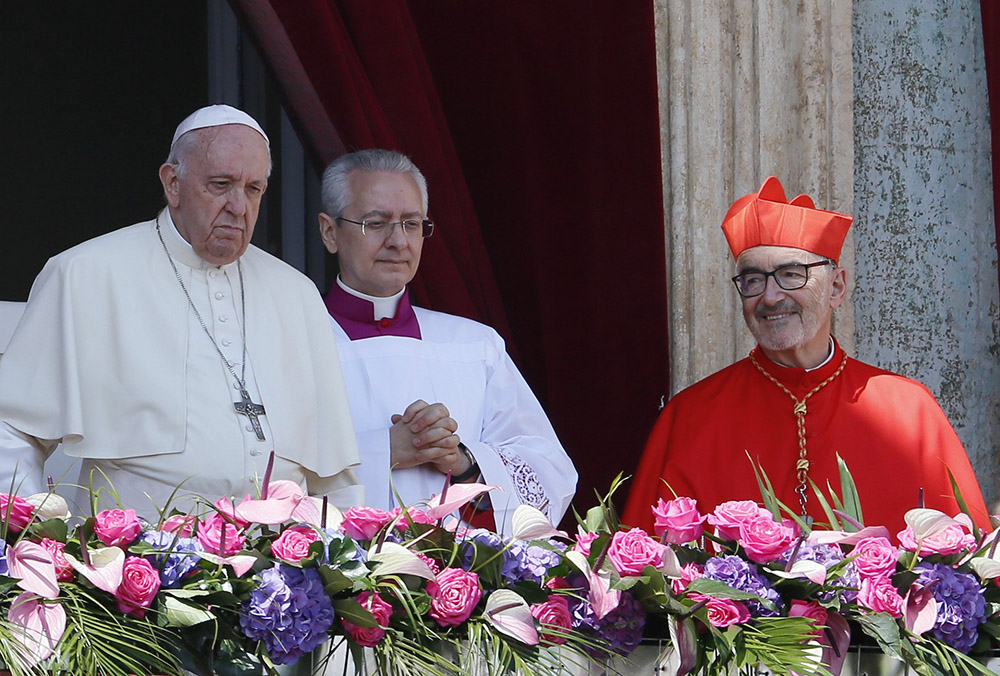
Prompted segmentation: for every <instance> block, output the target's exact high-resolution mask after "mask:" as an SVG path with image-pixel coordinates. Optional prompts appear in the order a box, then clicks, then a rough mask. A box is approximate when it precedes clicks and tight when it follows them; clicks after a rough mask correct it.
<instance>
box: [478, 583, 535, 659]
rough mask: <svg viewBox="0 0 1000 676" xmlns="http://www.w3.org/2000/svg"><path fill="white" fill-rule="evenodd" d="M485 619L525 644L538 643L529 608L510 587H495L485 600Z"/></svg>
mask: <svg viewBox="0 0 1000 676" xmlns="http://www.w3.org/2000/svg"><path fill="white" fill-rule="evenodd" d="M484 615H485V616H486V621H487V622H489V623H490V624H491V625H493V627H494V628H495V629H496V630H497V631H499V632H501V633H503V634H507V635H508V636H512V637H514V638H516V639H517V640H518V641H520V642H521V643H524V644H525V645H538V640H539V639H538V630H537V629H536V628H535V618H534V617H533V616H532V614H531V608H530V607H529V606H528V604H527V602H526V601H525V600H524V599H523V598H521V595H520V594H518V593H517V592H515V591H512V590H510V589H497V590H496V591H494V592H493V593H492V594H490V597H489V599H487V601H486V611H485V613H484Z"/></svg>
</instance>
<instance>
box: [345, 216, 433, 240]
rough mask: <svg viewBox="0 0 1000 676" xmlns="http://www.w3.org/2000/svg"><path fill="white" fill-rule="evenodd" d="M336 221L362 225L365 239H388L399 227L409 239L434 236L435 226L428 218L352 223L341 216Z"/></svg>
mask: <svg viewBox="0 0 1000 676" xmlns="http://www.w3.org/2000/svg"><path fill="white" fill-rule="evenodd" d="M336 220H338V221H344V222H346V223H353V224H354V225H360V226H361V234H362V235H364V236H365V237H367V236H368V235H371V236H372V237H386V238H387V237H389V235H391V234H392V230H393V228H395V227H396V226H397V225H398V226H399V228H400V230H402V231H403V234H404V235H406V236H407V237H414V236H416V234H417V233H420V236H421V237H425V238H426V237H430V236H431V235H433V234H434V224H433V223H432V222H431V221H428V220H427V219H426V218H425V219H423V220H420V219H416V218H408V219H406V220H403V221H386V220H382V219H378V218H366V219H365V220H363V221H352V220H351V219H349V218H344V217H343V216H341V217H339V218H337V219H336Z"/></svg>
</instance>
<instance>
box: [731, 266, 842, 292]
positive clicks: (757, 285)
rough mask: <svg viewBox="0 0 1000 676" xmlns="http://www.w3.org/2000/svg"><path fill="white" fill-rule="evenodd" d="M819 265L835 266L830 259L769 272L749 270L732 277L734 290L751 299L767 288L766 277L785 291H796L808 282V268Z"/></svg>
mask: <svg viewBox="0 0 1000 676" xmlns="http://www.w3.org/2000/svg"><path fill="white" fill-rule="evenodd" d="M820 265H833V266H836V265H837V264H836V263H834V262H833V261H832V260H830V259H826V260H823V261H817V262H815V263H792V264H791V265H782V266H781V267H779V268H775V269H774V270H771V271H770V272H761V271H760V270H750V271H749V272H741V273H740V274H738V275H736V276H735V277H733V283H734V284H735V285H736V290H737V291H739V292H740V295H741V296H743V297H744V298H753V297H755V296H759V295H760V294H762V293H764V289H766V288H767V278H768V277H774V281H775V283H777V285H778V286H779V287H781V288H782V289H784V290H785V291H795V290H796V289H801V288H802V287H803V286H805V285H806V282H808V281H809V268H815V267H817V266H820Z"/></svg>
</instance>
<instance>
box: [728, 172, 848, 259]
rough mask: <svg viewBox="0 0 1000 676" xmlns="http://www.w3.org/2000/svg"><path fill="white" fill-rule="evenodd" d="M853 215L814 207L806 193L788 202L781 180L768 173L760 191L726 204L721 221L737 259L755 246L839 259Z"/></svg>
mask: <svg viewBox="0 0 1000 676" xmlns="http://www.w3.org/2000/svg"><path fill="white" fill-rule="evenodd" d="M853 221H854V218H853V217H851V216H847V215H845V214H838V213H836V212H834V211H823V210H822V209H817V208H816V205H815V204H813V201H812V199H811V198H810V197H809V196H808V195H799V196H798V197H796V198H795V199H793V200H792V201H791V202H789V201H788V199H787V198H786V197H785V189H784V188H782V187H781V181H779V180H778V179H777V178H775V177H774V176H769V177H768V178H767V180H766V181H764V184H763V185H762V186H760V190H759V191H757V192H755V193H750V194H749V195H744V196H743V197H741V198H739V199H738V200H736V201H735V202H734V203H733V206H731V207H729V212H728V213H727V214H726V218H725V219H724V220H723V221H722V231H723V232H724V233H725V234H726V241H728V242H729V248H730V249H732V251H733V257H734V258H737V257H739V255H740V254H741V253H743V252H744V251H746V250H747V249H749V248H751V247H755V246H762V245H766V246H788V247H793V248H795V249H803V250H805V251H811V252H812V253H815V254H818V255H820V256H825V257H827V258H831V259H833V260H835V261H839V260H840V250H841V248H843V246H844V238H845V237H847V230H848V228H850V227H851V222H853Z"/></svg>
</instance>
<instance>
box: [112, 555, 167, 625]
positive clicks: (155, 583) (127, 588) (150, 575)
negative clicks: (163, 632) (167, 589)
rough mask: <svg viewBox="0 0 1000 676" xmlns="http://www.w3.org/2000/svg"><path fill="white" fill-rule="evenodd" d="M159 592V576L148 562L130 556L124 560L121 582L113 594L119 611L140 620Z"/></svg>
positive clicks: (139, 557) (138, 557)
mask: <svg viewBox="0 0 1000 676" xmlns="http://www.w3.org/2000/svg"><path fill="white" fill-rule="evenodd" d="M159 590H160V574H159V573H157V572H156V569H155V568H153V566H152V564H150V562H149V561H147V560H146V559H144V558H142V557H141V556H130V557H128V558H127V559H125V565H124V566H123V567H122V582H121V584H120V585H118V591H116V592H115V598H116V599H118V610H119V611H121V612H123V613H125V614H126V615H131V616H133V617H138V618H139V619H140V620H141V619H142V618H143V617H145V616H146V610H148V609H149V606H150V604H152V603H153V599H155V598H156V592H158V591H159Z"/></svg>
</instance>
